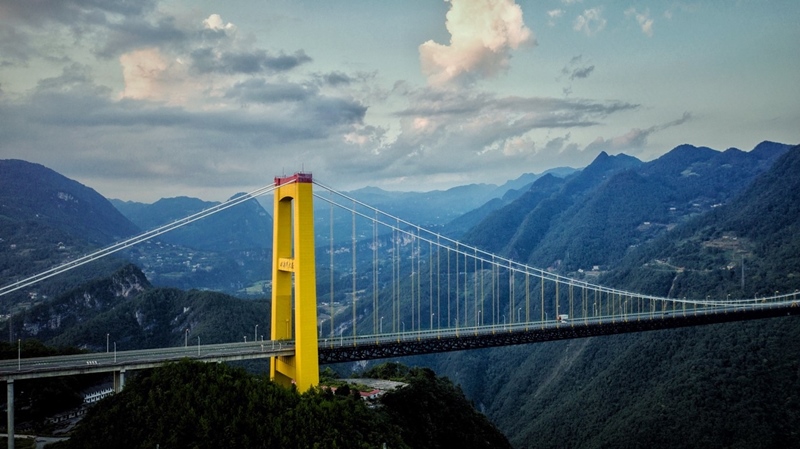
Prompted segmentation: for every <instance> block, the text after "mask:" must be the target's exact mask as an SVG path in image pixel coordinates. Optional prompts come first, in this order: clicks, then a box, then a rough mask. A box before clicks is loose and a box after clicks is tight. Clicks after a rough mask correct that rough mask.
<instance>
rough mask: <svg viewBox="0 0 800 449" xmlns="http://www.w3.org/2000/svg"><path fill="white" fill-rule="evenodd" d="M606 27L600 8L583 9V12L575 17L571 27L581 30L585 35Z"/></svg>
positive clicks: (593, 33) (590, 34)
mask: <svg viewBox="0 0 800 449" xmlns="http://www.w3.org/2000/svg"><path fill="white" fill-rule="evenodd" d="M605 27H606V19H604V18H603V15H602V10H601V9H600V8H592V9H587V10H585V11H583V14H581V15H579V16H578V17H576V18H575V22H574V23H573V25H572V29H574V30H575V31H578V32H583V33H584V34H586V35H587V36H594V35H595V34H597V33H599V32H601V31H603V29H604V28H605Z"/></svg>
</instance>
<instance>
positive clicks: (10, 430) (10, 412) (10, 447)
mask: <svg viewBox="0 0 800 449" xmlns="http://www.w3.org/2000/svg"><path fill="white" fill-rule="evenodd" d="M6 385H7V386H8V408H7V409H6V411H7V412H8V449H14V379H8V380H7V381H6Z"/></svg>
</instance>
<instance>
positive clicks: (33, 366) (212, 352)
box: [0, 304, 800, 381]
mask: <svg viewBox="0 0 800 449" xmlns="http://www.w3.org/2000/svg"><path fill="white" fill-rule="evenodd" d="M798 314H800V307H796V306H793V305H790V304H784V305H779V306H773V307H762V308H756V309H752V308H738V309H730V310H727V311H716V312H708V311H706V312H688V311H687V312H683V311H675V312H671V313H667V314H661V313H656V314H638V315H628V316H626V317H624V318H620V317H597V318H592V319H581V320H575V321H569V322H556V321H547V322H534V323H517V324H513V325H495V326H479V327H468V328H459V329H440V330H426V331H414V332H405V333H395V334H391V333H390V334H382V335H365V336H361V337H356V338H352V337H342V338H333V339H324V340H321V341H320V342H319V362H320V363H321V364H326V363H341V362H351V361H358V360H373V359H383V358H393V357H404V356H410V355H421V354H431V353H438V352H449V351H462V350H469V349H480V348H490V347H496V346H509V345H520V344H528V343H538V342H545V341H554V340H564V339H571V338H586V337H593V336H600V335H613V334H622V333H629V332H642V331H649V330H658V329H668V328H678V327H686V326H696V325H705V324H715V323H724V322H731V321H741V320H751V319H759V318H771V317H780V316H790V315H798ZM292 354H294V344H293V342H291V341H278V342H275V341H263V342H249V343H228V344H216V345H200V346H188V347H177V348H160V349H143V350H135V351H118V352H116V353H114V352H105V353H85V354H75V355H68V356H56V357H42V358H30V359H12V360H3V361H0V381H7V380H9V379H20V380H22V379H33V378H42V377H57V376H69V375H76V374H90V373H103V372H114V371H121V370H137V369H147V368H153V367H156V366H159V365H161V364H164V363H166V362H170V361H177V360H181V359H184V358H189V359H193V360H200V361H205V362H227V361H236V360H253V359H265V358H269V357H276V356H286V355H292Z"/></svg>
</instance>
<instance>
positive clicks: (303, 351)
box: [270, 173, 319, 391]
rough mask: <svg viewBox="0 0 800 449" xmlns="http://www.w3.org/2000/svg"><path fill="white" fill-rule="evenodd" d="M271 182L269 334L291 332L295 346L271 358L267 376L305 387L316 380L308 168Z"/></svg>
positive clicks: (285, 336) (284, 337)
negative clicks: (273, 209)
mask: <svg viewBox="0 0 800 449" xmlns="http://www.w3.org/2000/svg"><path fill="white" fill-rule="evenodd" d="M275 185H276V186H277V189H276V190H275V214H274V218H273V221H274V224H273V227H274V229H273V243H272V245H273V248H272V339H273V340H291V339H292V338H294V342H295V348H294V355H293V356H282V357H273V358H272V359H270V377H271V378H272V380H273V381H275V382H277V383H278V384H281V385H284V386H291V384H292V383H294V384H296V385H297V389H298V390H300V391H306V390H308V389H309V388H311V387H312V386H316V385H317V384H318V383H319V356H318V349H317V282H316V270H315V263H314V262H315V261H314V207H313V206H314V204H313V193H312V190H311V186H312V180H311V174H310V173H295V174H294V175H292V176H287V177H276V178H275ZM293 281H294V282H293ZM293 312H294V313H293Z"/></svg>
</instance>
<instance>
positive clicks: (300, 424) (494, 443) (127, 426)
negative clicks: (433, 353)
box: [53, 361, 510, 449]
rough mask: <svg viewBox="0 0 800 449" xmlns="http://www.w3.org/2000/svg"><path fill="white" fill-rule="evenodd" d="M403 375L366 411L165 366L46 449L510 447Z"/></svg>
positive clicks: (469, 412) (427, 374)
mask: <svg viewBox="0 0 800 449" xmlns="http://www.w3.org/2000/svg"><path fill="white" fill-rule="evenodd" d="M404 371H405V373H404V375H403V376H402V377H401V380H402V381H403V382H405V383H406V384H407V385H406V386H402V387H400V388H398V389H396V390H394V391H389V392H387V393H385V394H384V395H383V397H382V398H380V399H379V400H378V401H377V402H374V403H368V402H366V401H364V400H362V399H361V398H360V396H359V395H358V392H357V391H355V390H351V389H350V388H344V387H340V388H339V389H337V390H336V392H335V393H333V392H331V390H330V389H327V388H324V387H321V388H316V389H312V390H309V391H307V392H305V393H300V392H298V391H296V390H295V389H291V390H290V389H286V388H283V387H280V386H278V385H275V384H273V383H272V382H271V381H270V380H269V379H268V378H266V377H264V376H256V375H253V374H249V373H247V372H246V371H244V370H243V369H240V368H233V367H231V366H229V365H226V364H212V363H208V364H204V363H199V362H190V361H182V362H177V363H171V364H168V365H165V366H163V367H160V368H156V369H153V370H151V371H148V372H143V373H141V374H140V375H138V376H136V377H134V379H132V380H131V381H130V382H128V384H127V385H126V387H125V390H124V391H123V392H122V393H120V394H118V395H115V396H112V397H109V398H107V399H104V400H103V401H101V402H100V403H98V404H97V405H96V406H95V407H93V408H92V409H91V410H90V411H89V413H88V414H87V416H86V417H85V419H84V420H83V421H82V422H81V423H80V424H79V425H78V427H77V428H76V429H75V431H74V432H73V433H72V436H71V438H70V440H69V441H66V442H62V443H59V444H56V445H54V446H53V447H54V448H58V449H68V448H81V449H92V448H109V447H114V448H120V449H126V448H131V449H134V448H135V449H139V448H141V449H144V448H148V449H149V448H154V447H159V448H163V449H168V448H189V447H191V448H197V449H202V448H209V449H210V448H221V447H230V448H234V447H235V448H241V449H247V448H276V447H280V448H303V449H305V448H319V449H324V448H384V447H386V448H448V447H459V448H467V449H469V448H487V449H488V448H504V447H509V448H510V445H509V444H508V441H507V440H506V439H505V437H504V436H503V435H502V434H501V433H500V432H499V431H497V429H496V428H495V427H494V426H493V425H492V424H491V423H489V422H488V420H486V418H485V417H484V416H483V415H481V414H479V413H477V412H475V411H474V410H473V409H472V407H471V406H470V404H469V403H468V402H467V400H466V399H465V398H464V395H463V393H461V392H460V390H458V389H457V388H456V387H454V386H453V385H452V384H451V383H450V382H449V381H447V380H446V379H441V378H438V377H436V376H435V375H434V374H433V372H432V371H431V370H428V369H419V368H413V369H406V370H404ZM373 374H374V373H373ZM353 392H354V393H355V394H353Z"/></svg>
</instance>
